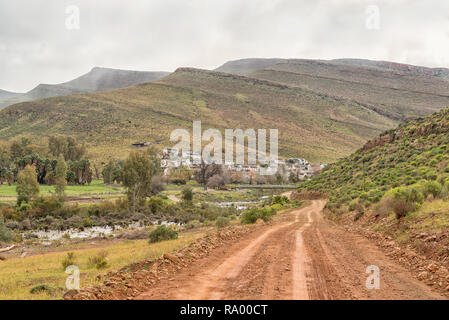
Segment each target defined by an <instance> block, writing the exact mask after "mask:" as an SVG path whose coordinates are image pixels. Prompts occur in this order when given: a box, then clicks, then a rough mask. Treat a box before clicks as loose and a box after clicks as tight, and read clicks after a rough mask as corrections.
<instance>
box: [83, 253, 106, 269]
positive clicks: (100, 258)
mask: <svg viewBox="0 0 449 320" xmlns="http://www.w3.org/2000/svg"><path fill="white" fill-rule="evenodd" d="M107 256H108V252H107V251H104V250H103V251H100V252H99V253H98V254H96V255H95V256H91V257H89V258H88V259H87V265H88V266H89V267H90V268H93V267H95V268H96V269H98V270H100V269H104V268H107V267H108V265H109V263H108V258H107Z"/></svg>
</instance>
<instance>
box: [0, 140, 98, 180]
mask: <svg viewBox="0 0 449 320" xmlns="http://www.w3.org/2000/svg"><path fill="white" fill-rule="evenodd" d="M57 152H59V153H58V154H56V153H57ZM85 152H86V150H85V146H84V145H82V144H80V143H78V142H77V141H76V140H75V139H74V138H71V137H50V138H49V142H48V148H47V149H45V148H43V147H39V146H36V145H32V144H31V143H30V141H29V140H28V139H26V138H23V139H21V140H20V141H14V142H12V143H11V144H10V145H9V146H1V145H0V184H3V183H8V184H10V185H11V184H12V183H14V181H16V180H17V178H18V174H19V172H20V171H22V170H24V169H25V167H27V166H33V167H34V168H35V170H36V179H37V182H38V183H39V184H49V185H52V184H55V183H56V167H57V164H58V162H59V160H58V159H57V158H58V157H59V156H61V158H62V159H63V160H64V161H67V164H66V166H67V173H66V179H67V181H68V182H69V183H72V184H86V183H90V182H91V181H92V176H93V174H92V170H91V165H90V161H89V160H87V159H82V157H83V156H84V155H85ZM52 156H53V157H52Z"/></svg>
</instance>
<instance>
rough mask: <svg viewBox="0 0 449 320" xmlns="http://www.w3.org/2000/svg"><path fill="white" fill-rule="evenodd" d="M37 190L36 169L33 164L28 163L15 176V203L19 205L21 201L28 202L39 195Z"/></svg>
mask: <svg viewBox="0 0 449 320" xmlns="http://www.w3.org/2000/svg"><path fill="white" fill-rule="evenodd" d="M39 190H40V189H39V183H38V182H37V174H36V170H35V169H34V167H33V166H30V165H28V166H26V167H25V169H24V170H22V171H21V172H20V173H19V175H18V177H17V186H16V192H17V195H18V198H17V205H18V206H20V205H21V204H22V202H26V203H30V201H31V200H32V199H34V198H36V197H37V196H38V195H39Z"/></svg>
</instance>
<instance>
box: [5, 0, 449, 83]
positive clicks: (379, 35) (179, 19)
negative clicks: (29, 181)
mask: <svg viewBox="0 0 449 320" xmlns="http://www.w3.org/2000/svg"><path fill="white" fill-rule="evenodd" d="M69 5H76V6H78V7H79V8H80V30H67V28H66V26H65V21H66V18H67V14H66V8H67V6H69ZM369 5H377V6H378V7H379V10H380V29H379V30H368V29H367V28H366V27H365V25H366V23H365V21H366V11H365V9H366V7H367V6H369ZM448 9H449V2H448V1H446V0H434V1H418V0H416V1H415V0H409V1H407V0H397V1H387V0H378V1H375V0H372V1H371V0H366V1H365V0H346V1H344V0H340V1H338V0H331V1H329V0H316V1H310V0H302V1H298V0H247V1H241V0H226V1H221V0H132V1H124V0H123V1H118V0H96V1H95V2H94V1H89V0H73V1H68V0H66V1H61V0H33V1H26V0H15V1H8V0H0V58H1V59H0V88H2V89H7V90H13V91H14V90H15V91H26V90H29V89H31V88H32V87H34V86H36V85H37V84H38V83H41V82H43V83H60V82H63V81H67V80H70V79H73V78H75V77H76V76H79V75H81V74H82V73H85V72H87V71H88V70H89V69H91V68H92V67H93V66H104V67H112V68H126V69H134V70H167V71H173V70H175V69H176V68H177V67H180V66H194V67H202V68H214V67H217V66H218V65H221V64H222V63H224V62H225V61H227V60H231V59H239V58H248V57H281V58H282V57H283V58H321V59H327V58H345V57H350V58H369V59H378V60H392V61H398V62H405V63H411V64H420V65H427V66H443V67H449V56H448V55H447V54H446V53H447V52H448V51H449V41H448V40H449V38H448V35H449V15H448V13H449V10H448Z"/></svg>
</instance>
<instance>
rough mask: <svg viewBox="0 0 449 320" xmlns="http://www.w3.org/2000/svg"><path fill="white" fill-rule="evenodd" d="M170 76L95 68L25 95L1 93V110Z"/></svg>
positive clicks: (37, 87)
mask: <svg viewBox="0 0 449 320" xmlns="http://www.w3.org/2000/svg"><path fill="white" fill-rule="evenodd" d="M168 74H170V73H169V72H147V71H131V70H119V69H109V68H99V67H95V68H93V69H92V70H90V71H89V72H88V73H86V74H84V75H82V76H80V77H78V78H76V79H74V80H71V81H68V82H64V83H61V84H39V85H38V86H36V87H35V88H34V89H32V90H30V91H28V92H26V93H23V94H18V93H9V95H6V94H2V92H1V91H0V109H2V108H4V107H7V106H9V105H12V104H15V103H20V102H25V101H31V100H36V99H42V98H48V97H56V96H67V95H71V94H80V93H91V92H100V91H106V90H113V89H119V88H125V87H130V86H133V85H136V84H139V83H145V82H150V81H155V80H158V79H161V78H163V77H165V76H166V75H168Z"/></svg>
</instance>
